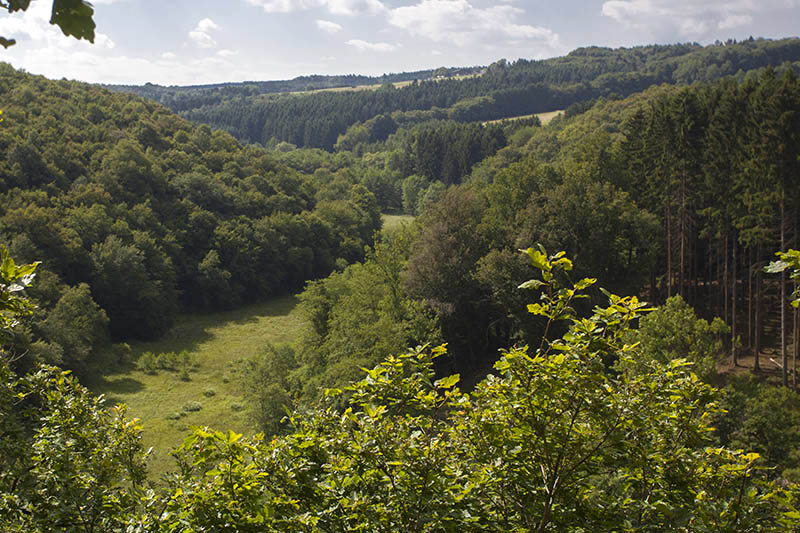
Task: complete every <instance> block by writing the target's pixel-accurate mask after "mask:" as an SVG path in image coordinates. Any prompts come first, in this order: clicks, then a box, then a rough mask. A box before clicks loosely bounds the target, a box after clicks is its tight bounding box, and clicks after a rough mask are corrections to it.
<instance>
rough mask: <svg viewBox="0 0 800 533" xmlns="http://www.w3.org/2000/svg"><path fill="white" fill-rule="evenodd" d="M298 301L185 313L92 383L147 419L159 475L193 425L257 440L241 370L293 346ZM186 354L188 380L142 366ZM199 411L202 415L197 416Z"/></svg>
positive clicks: (299, 321)
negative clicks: (266, 351)
mask: <svg viewBox="0 0 800 533" xmlns="http://www.w3.org/2000/svg"><path fill="white" fill-rule="evenodd" d="M413 220H414V217H413V216H410V215H383V231H385V232H387V233H391V232H392V231H394V230H395V229H398V228H400V227H402V225H403V224H406V223H410V222H411V221H413ZM296 307H297V298H296V297H294V296H286V297H282V298H276V299H273V300H270V301H268V302H264V303H259V304H253V305H249V306H245V307H242V308H240V309H236V310H233V311H221V312H217V313H208V314H191V315H182V316H180V317H179V318H178V320H177V322H176V324H175V326H174V327H173V328H172V329H171V330H170V331H169V332H167V334H166V335H164V337H162V338H160V339H158V340H156V341H152V342H135V343H132V344H131V360H132V361H133V363H132V364H130V365H129V366H128V367H127V368H124V369H122V370H115V371H113V372H112V373H109V374H106V375H104V376H102V377H100V378H96V379H94V380H91V381H89V382H88V383H87V385H88V386H89V388H90V389H91V390H92V391H94V392H95V393H96V394H103V395H104V397H105V398H106V404H107V405H115V404H118V403H124V404H127V405H128V407H129V411H128V414H129V415H130V416H133V417H136V418H139V419H141V421H142V425H143V428H144V429H143V438H144V445H145V447H146V448H149V447H152V448H153V453H152V456H151V472H152V473H153V476H154V477H158V475H159V474H161V473H162V472H165V471H167V470H169V469H171V468H172V467H173V466H174V462H173V459H172V457H171V456H170V455H169V451H170V450H171V449H173V448H175V447H176V446H178V445H179V444H180V443H181V442H182V441H183V439H184V437H185V436H186V435H187V434H188V432H189V428H190V427H191V426H209V427H211V428H214V429H219V430H227V429H232V430H234V431H236V432H238V433H244V434H252V433H254V432H255V427H254V425H253V424H252V422H251V421H250V420H249V417H248V414H247V409H246V408H245V400H244V398H243V396H242V394H243V391H242V387H241V385H240V383H239V379H238V378H239V375H240V372H239V367H240V364H241V362H242V361H243V360H245V359H247V358H249V357H252V356H253V355H256V354H258V353H259V352H260V351H261V350H263V348H264V346H265V345H266V344H267V343H273V344H283V343H293V342H294V341H295V340H296V339H297V337H298V335H299V334H300V332H301V330H302V328H303V318H302V317H301V316H300V313H299V312H298V311H297V308H296ZM184 350H185V351H186V352H188V353H189V354H190V357H191V360H192V367H191V371H190V372H189V380H188V381H187V380H184V379H182V376H181V373H180V372H178V371H168V370H158V371H157V372H156V373H149V372H145V371H143V370H140V369H138V368H137V365H136V361H137V360H138V359H139V358H140V356H141V355H142V354H143V353H145V352H152V353H153V354H163V353H167V352H175V353H180V352H183V351H184ZM198 404H199V406H200V409H199V410H195V409H196V408H197V407H198Z"/></svg>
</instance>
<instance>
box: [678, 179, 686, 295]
mask: <svg viewBox="0 0 800 533" xmlns="http://www.w3.org/2000/svg"><path fill="white" fill-rule="evenodd" d="M678 222H679V224H680V239H681V244H680V261H681V264H680V268H679V269H678V294H680V295H681V297H682V298H683V299H684V300H685V299H686V293H685V291H684V288H683V286H684V283H686V272H685V268H686V176H685V172H681V209H680V213H679V221H678Z"/></svg>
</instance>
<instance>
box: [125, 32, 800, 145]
mask: <svg viewBox="0 0 800 533" xmlns="http://www.w3.org/2000/svg"><path fill="white" fill-rule="evenodd" d="M798 61H800V40H798V39H783V40H779V41H770V40H762V39H759V40H748V41H743V42H738V43H737V42H733V41H729V42H727V43H718V44H714V45H709V46H706V47H702V46H700V45H697V44H676V45H650V46H641V47H634V48H619V49H608V48H600V47H588V48H579V49H576V50H574V51H572V52H570V53H569V54H568V55H566V56H563V57H558V58H553V59H547V60H542V61H528V60H518V61H516V62H513V63H508V62H506V61H505V60H500V61H497V62H495V63H493V64H492V65H490V66H489V67H488V68H487V69H486V72H485V74H483V75H481V76H478V77H473V78H467V79H443V80H438V79H437V80H435V81H434V80H432V81H424V79H425V78H423V77H421V76H419V77H418V76H417V75H418V74H420V73H411V74H409V75H396V76H395V77H389V78H386V80H385V81H393V80H395V79H398V80H399V79H406V80H419V81H417V82H413V83H411V84H410V85H408V86H405V87H402V88H399V89H396V88H394V87H393V86H392V85H388V84H387V85H386V86H385V87H383V88H382V89H381V90H378V91H356V92H343V93H312V94H275V93H273V91H272V88H273V87H275V88H277V87H282V88H284V89H289V90H305V89H306V88H308V87H298V84H300V83H302V81H299V80H298V82H297V83H290V84H285V85H280V84H279V83H278V82H263V83H261V84H258V83H256V84H253V83H244V84H230V85H225V86H223V87H216V86H211V87H186V88H182V87H170V88H159V87H154V86H145V87H139V88H132V87H125V88H122V87H120V88H118V89H124V90H132V91H134V92H136V93H138V94H142V95H145V96H148V97H152V98H155V99H157V101H159V102H161V103H164V104H165V105H168V106H171V107H172V109H173V110H175V111H179V112H180V113H181V115H182V116H184V117H186V118H188V119H190V120H193V121H195V122H200V123H205V124H208V125H210V126H212V127H213V128H220V129H224V130H226V131H228V132H229V133H231V134H232V135H234V136H235V137H236V138H237V139H239V140H241V141H243V142H247V143H260V144H268V143H270V142H273V139H274V140H275V142H280V141H286V142H289V143H291V144H294V145H296V146H301V147H302V146H305V147H319V148H323V149H326V150H330V149H332V148H333V146H334V144H335V143H336V141H337V138H338V136H339V135H340V134H343V133H344V132H345V131H346V130H347V128H348V127H350V126H352V125H353V124H355V123H357V122H365V121H368V120H370V119H373V118H375V117H377V116H380V115H392V118H393V119H394V120H395V121H398V122H402V121H403V120H404V117H406V116H407V115H409V114H411V115H413V116H415V119H417V120H418V119H419V118H421V116H425V117H427V118H439V119H441V118H449V119H453V120H457V121H459V122H469V121H487V120H495V119H499V118H503V117H511V116H519V115H525V114H533V113H542V112H548V111H553V110H556V109H564V108H566V107H568V106H570V105H572V104H574V103H576V102H581V101H586V100H592V99H595V98H599V97H609V96H617V97H619V96H622V97H624V96H628V95H630V94H633V93H635V92H638V91H642V90H644V89H646V88H648V87H650V86H652V85H658V84H662V83H668V84H681V85H686V84H691V83H694V82H713V81H715V80H718V79H720V78H722V77H725V76H738V77H743V76H745V74H746V73H747V72H749V71H753V70H757V69H761V68H764V67H767V66H773V67H777V66H779V65H783V64H784V63H797V62H798ZM333 79H335V78H333ZM323 80H324V79H323ZM375 81H377V80H375ZM382 81H383V80H382ZM306 85H307V86H308V84H306ZM310 87H312V88H313V87H316V86H315V85H314V84H313V83H312V84H311V85H310ZM267 93H270V94H267ZM420 114H421V116H420Z"/></svg>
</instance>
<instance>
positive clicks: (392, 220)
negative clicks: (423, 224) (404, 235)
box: [381, 214, 416, 233]
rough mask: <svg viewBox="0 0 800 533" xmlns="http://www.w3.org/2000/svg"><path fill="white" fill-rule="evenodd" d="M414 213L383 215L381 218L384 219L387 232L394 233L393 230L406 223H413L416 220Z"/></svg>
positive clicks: (384, 228) (384, 227) (384, 229)
mask: <svg viewBox="0 0 800 533" xmlns="http://www.w3.org/2000/svg"><path fill="white" fill-rule="evenodd" d="M414 218H416V217H414V216H413V215H387V214H383V215H381V220H383V231H385V232H386V233H392V232H393V231H395V230H397V229H400V228H402V227H403V226H404V225H405V224H411V223H412V222H414Z"/></svg>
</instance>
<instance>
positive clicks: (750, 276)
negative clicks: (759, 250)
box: [747, 248, 753, 348]
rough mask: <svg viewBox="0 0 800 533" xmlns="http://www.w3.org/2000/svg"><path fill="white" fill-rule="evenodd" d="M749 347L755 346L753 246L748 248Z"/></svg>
mask: <svg viewBox="0 0 800 533" xmlns="http://www.w3.org/2000/svg"><path fill="white" fill-rule="evenodd" d="M747 256H748V259H749V261H748V262H747V347H748V348H752V347H753V248H748V249H747Z"/></svg>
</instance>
